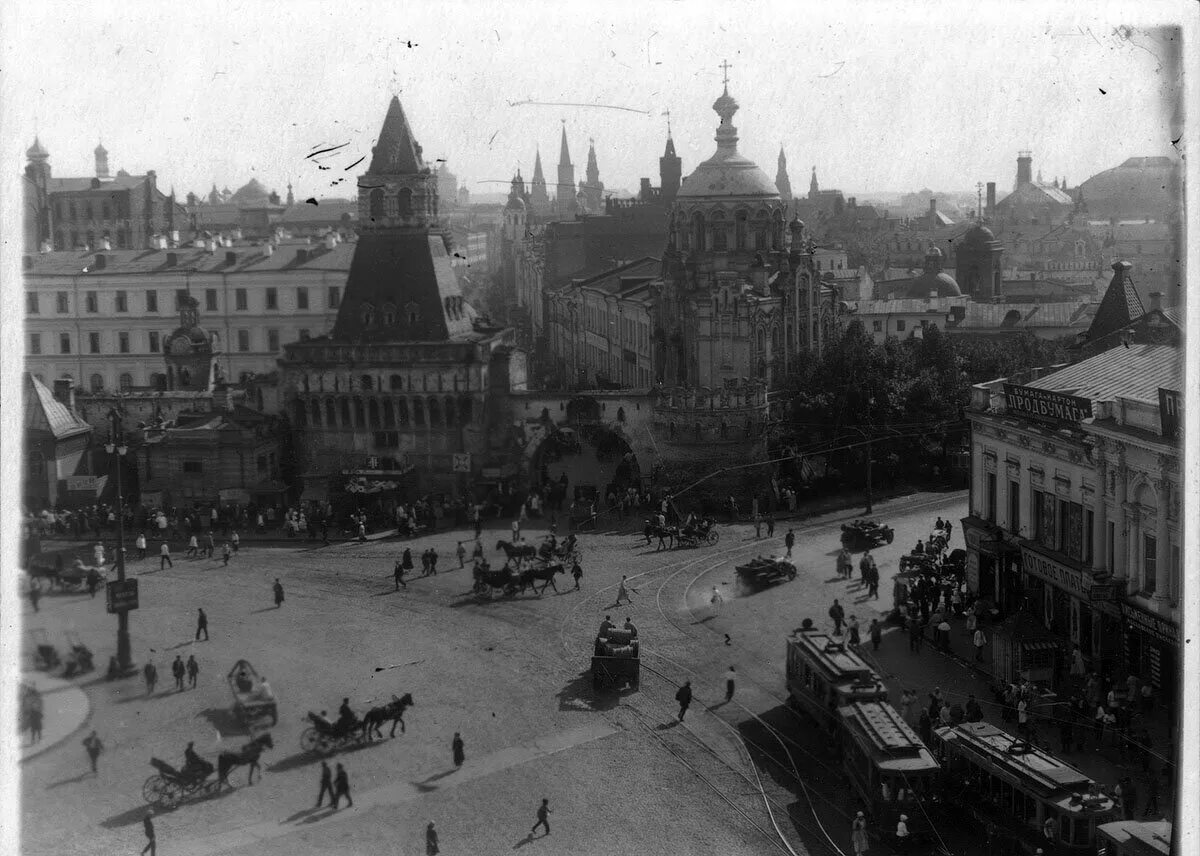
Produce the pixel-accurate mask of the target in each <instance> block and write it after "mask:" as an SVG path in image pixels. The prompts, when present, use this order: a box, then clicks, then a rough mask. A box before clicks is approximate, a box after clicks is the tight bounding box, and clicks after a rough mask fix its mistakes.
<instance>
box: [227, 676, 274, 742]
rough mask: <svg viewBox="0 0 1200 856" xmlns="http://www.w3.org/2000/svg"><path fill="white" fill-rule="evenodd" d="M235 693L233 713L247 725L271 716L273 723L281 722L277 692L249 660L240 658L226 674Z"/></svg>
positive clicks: (231, 689) (230, 687)
mask: <svg viewBox="0 0 1200 856" xmlns="http://www.w3.org/2000/svg"><path fill="white" fill-rule="evenodd" d="M226 680H227V681H228V682H229V689H230V691H231V692H232V693H233V713H234V715H235V716H236V717H237V718H238V719H239V720H241V722H242V723H243V724H245V725H247V726H253V725H254V724H255V723H257V722H258V721H259V720H262V719H265V718H266V717H268V716H269V717H270V718H271V724H272V725H274V724H276V723H277V722H279V707H278V705H277V703H276V701H275V693H274V692H272V691H271V689H270V686H269V685H267V684H266V682H265V681H263V679H262V678H261V677H259V675H258V672H256V671H254V667H253V666H252V665H250V662H249V661H248V660H238V661H237V662H236V663H234V664H233V668H232V669H230V670H229V674H228V675H227V676H226Z"/></svg>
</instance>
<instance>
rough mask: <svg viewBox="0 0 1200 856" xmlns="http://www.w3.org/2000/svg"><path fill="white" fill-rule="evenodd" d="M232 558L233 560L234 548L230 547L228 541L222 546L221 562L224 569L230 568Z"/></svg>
mask: <svg viewBox="0 0 1200 856" xmlns="http://www.w3.org/2000/svg"><path fill="white" fill-rule="evenodd" d="M232 558H233V548H232V547H231V546H229V542H228V541H226V542H225V543H224V544H222V545H221V560H222V562H223V564H222V567H225V568H228V567H229V560H230V559H232Z"/></svg>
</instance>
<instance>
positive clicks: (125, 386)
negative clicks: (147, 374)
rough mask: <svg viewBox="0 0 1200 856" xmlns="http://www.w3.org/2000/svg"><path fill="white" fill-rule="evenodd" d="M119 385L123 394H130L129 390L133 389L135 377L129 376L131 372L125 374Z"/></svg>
mask: <svg viewBox="0 0 1200 856" xmlns="http://www.w3.org/2000/svg"><path fill="white" fill-rule="evenodd" d="M117 383H118V384H119V386H120V389H121V392H129V390H130V389H132V388H133V375H131V374H129V372H125V373H124V374H122V375H121V377H120V379H119V380H118V381H117Z"/></svg>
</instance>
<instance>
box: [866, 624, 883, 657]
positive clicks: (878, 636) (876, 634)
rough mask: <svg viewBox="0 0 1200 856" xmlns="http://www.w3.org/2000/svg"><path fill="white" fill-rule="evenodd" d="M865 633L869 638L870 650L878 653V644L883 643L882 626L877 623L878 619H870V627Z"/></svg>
mask: <svg viewBox="0 0 1200 856" xmlns="http://www.w3.org/2000/svg"><path fill="white" fill-rule="evenodd" d="M867 632H868V633H869V634H870V636H871V650H872V651H878V650H879V643H880V642H882V641H883V625H882V624H880V623H879V619H878V618H872V619H871V626H870V628H868V630H867Z"/></svg>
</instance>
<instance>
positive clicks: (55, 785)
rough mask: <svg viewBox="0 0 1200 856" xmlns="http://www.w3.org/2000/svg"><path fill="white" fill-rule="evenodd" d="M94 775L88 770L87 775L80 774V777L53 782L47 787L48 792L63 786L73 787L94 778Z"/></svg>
mask: <svg viewBox="0 0 1200 856" xmlns="http://www.w3.org/2000/svg"><path fill="white" fill-rule="evenodd" d="M93 775H94V774H93V773H92V771H91V770H88V771H87V772H85V773H80V774H79V775H78V776H72V777H71V778H69V779H59V780H58V781H57V782H51V783H50V784H48V785H46V790H48V791H52V790H54V789H55V788H61V787H62V786H63V785H73V784H75V783H76V782H82V781H83V780H84V779H90V778H92V777H93Z"/></svg>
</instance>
